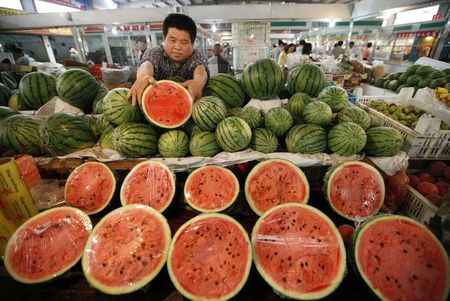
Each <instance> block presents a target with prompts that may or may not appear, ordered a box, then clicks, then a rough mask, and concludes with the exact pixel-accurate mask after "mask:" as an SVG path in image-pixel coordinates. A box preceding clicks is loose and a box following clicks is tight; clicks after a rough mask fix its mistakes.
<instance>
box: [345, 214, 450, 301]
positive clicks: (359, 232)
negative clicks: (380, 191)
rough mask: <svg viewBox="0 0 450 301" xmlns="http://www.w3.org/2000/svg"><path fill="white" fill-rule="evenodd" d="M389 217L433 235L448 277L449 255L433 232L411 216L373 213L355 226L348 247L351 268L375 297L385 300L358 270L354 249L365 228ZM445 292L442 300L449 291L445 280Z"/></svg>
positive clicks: (449, 275) (358, 261)
mask: <svg viewBox="0 0 450 301" xmlns="http://www.w3.org/2000/svg"><path fill="white" fill-rule="evenodd" d="M389 219H394V220H397V221H398V220H405V221H408V222H410V223H413V224H415V225H417V226H419V227H420V228H421V229H423V230H425V232H427V233H428V234H430V235H431V237H433V239H434V240H435V241H436V243H437V245H438V246H439V247H440V248H441V251H442V253H443V254H445V255H444V258H446V259H447V275H448V277H450V261H449V257H448V256H447V253H446V251H445V249H444V247H443V246H442V244H441V242H440V241H439V239H437V238H436V236H435V235H434V234H433V232H431V231H430V230H429V229H428V228H427V227H426V226H424V225H423V224H421V223H419V222H417V221H415V220H414V219H412V218H409V217H406V216H401V215H395V214H378V215H375V216H373V217H371V218H369V219H367V220H366V221H364V222H363V223H362V224H361V225H360V226H359V227H358V228H356V230H355V232H354V233H353V235H352V239H351V243H350V248H349V262H350V263H351V266H352V268H353V270H354V271H355V274H357V275H358V276H359V277H360V279H361V280H362V282H364V284H365V285H366V287H367V288H368V289H369V290H370V291H371V292H372V293H373V294H374V295H375V296H377V298H379V299H380V300H387V299H385V298H384V296H383V295H382V293H381V292H380V291H379V290H377V289H375V288H373V287H372V286H371V284H370V281H369V279H368V278H367V276H365V275H364V274H363V273H362V272H361V270H360V268H359V267H360V266H361V263H360V260H359V257H358V256H357V254H356V250H357V249H358V244H359V241H360V238H361V236H362V234H364V232H365V230H366V229H368V228H369V227H370V226H371V225H372V224H374V223H377V222H379V221H384V220H389ZM446 291H447V292H446V294H444V296H443V298H442V301H444V300H447V299H448V296H449V293H450V281H447V286H446Z"/></svg>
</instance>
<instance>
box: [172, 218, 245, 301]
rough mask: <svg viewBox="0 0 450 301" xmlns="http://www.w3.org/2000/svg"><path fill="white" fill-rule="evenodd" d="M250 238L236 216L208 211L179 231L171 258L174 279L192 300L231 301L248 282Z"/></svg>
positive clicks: (174, 238) (182, 291)
mask: <svg viewBox="0 0 450 301" xmlns="http://www.w3.org/2000/svg"><path fill="white" fill-rule="evenodd" d="M251 260H252V255H251V247H250V240H249V238H248V235H247V233H246V232H245V230H244V228H243V227H242V226H241V225H240V224H239V223H238V222H237V221H235V220H234V219H233V218H231V217H229V216H227V215H224V214H220V213H204V214H201V215H198V216H197V217H194V218H193V219H191V220H189V221H187V222H186V223H185V224H183V225H182V226H181V227H180V228H179V229H178V231H177V232H176V233H175V235H174V237H173V239H172V242H171V244H170V248H169V255H168V257H167V269H168V271H169V275H170V279H171V280H172V282H173V284H174V285H175V287H176V288H177V290H178V291H179V292H180V293H181V294H183V295H184V296H185V297H186V298H188V299H191V300H227V299H230V298H232V297H233V296H235V295H236V294H237V293H238V292H239V291H240V290H241V289H242V287H243V286H244V284H245V282H246V281H247V278H248V275H249V272H250V267H251Z"/></svg>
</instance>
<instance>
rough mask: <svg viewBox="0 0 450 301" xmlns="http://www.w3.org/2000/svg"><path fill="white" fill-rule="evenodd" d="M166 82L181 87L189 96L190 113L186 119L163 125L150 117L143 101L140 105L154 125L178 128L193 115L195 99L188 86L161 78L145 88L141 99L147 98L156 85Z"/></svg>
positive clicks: (163, 127) (164, 127)
mask: <svg viewBox="0 0 450 301" xmlns="http://www.w3.org/2000/svg"><path fill="white" fill-rule="evenodd" d="M165 83H168V84H172V85H176V86H177V87H178V88H179V90H180V91H183V92H184V94H185V95H186V97H187V99H188V101H189V103H190V105H189V112H188V114H187V115H186V118H184V120H182V121H181V122H179V123H176V124H173V125H171V126H168V125H163V124H161V123H159V122H157V121H156V120H153V119H152V118H150V116H149V113H148V112H147V109H146V106H144V105H142V103H141V104H140V105H141V109H142V112H143V113H144V116H145V118H147V120H148V121H149V122H150V123H151V124H153V125H155V126H157V127H159V128H162V129H175V128H178V127H180V126H182V125H183V124H185V123H186V122H187V121H188V120H189V118H190V117H191V115H192V110H193V106H194V100H193V99H192V96H191V94H190V93H189V91H188V90H187V89H186V88H184V87H183V86H182V85H180V84H179V83H177V82H174V81H171V80H159V81H157V83H156V84H155V85H149V86H148V87H147V88H146V89H145V90H144V92H143V93H142V98H141V99H142V100H144V99H146V96H147V94H148V93H149V92H150V91H151V90H152V88H153V87H154V86H156V85H158V84H165Z"/></svg>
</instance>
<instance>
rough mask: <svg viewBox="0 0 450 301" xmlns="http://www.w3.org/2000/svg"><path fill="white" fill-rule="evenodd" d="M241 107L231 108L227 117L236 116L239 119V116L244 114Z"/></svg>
mask: <svg viewBox="0 0 450 301" xmlns="http://www.w3.org/2000/svg"><path fill="white" fill-rule="evenodd" d="M242 109H243V108H241V107H235V108H231V109H229V110H228V111H227V117H229V116H234V117H239V114H241V112H242Z"/></svg>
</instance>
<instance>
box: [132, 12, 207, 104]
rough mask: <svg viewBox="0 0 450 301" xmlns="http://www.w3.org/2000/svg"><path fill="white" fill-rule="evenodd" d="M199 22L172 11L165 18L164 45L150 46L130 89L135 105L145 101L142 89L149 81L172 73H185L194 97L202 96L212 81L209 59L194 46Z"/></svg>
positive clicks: (164, 77)
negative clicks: (208, 83)
mask: <svg viewBox="0 0 450 301" xmlns="http://www.w3.org/2000/svg"><path fill="white" fill-rule="evenodd" d="M196 36H197V26H196V24H195V22H194V21H193V20H192V19H191V18H190V17H188V16H186V15H183V14H169V15H168V16H167V17H166V18H165V19H164V22H163V41H164V45H163V46H159V47H156V48H152V49H147V51H145V53H144V54H143V56H142V59H141V63H140V66H139V69H138V71H137V75H136V81H135V82H134V84H133V86H131V89H130V91H129V92H128V98H131V102H132V104H133V106H135V105H136V104H137V102H138V101H141V97H142V93H143V92H144V90H145V88H146V87H147V86H148V85H151V84H154V83H155V81H157V80H161V79H166V78H168V77H171V76H181V77H183V78H184V79H186V81H185V82H184V83H183V84H182V85H183V86H184V87H186V88H187V89H188V91H189V93H190V94H191V96H192V98H193V99H194V100H197V99H199V98H200V97H201V96H202V90H203V87H204V86H205V84H206V82H207V81H208V76H209V68H208V61H207V59H206V58H205V57H204V56H203V55H202V54H201V53H200V52H199V51H198V50H197V49H194V42H195V38H196Z"/></svg>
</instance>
